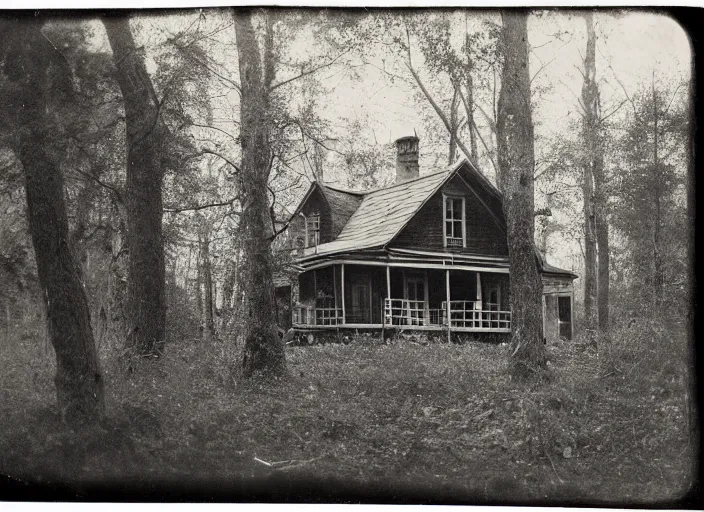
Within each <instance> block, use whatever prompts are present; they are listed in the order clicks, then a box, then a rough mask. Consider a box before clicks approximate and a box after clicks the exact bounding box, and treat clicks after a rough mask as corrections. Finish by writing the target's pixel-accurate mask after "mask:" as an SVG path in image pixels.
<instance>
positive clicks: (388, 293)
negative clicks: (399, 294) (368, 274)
mask: <svg viewBox="0 0 704 512" xmlns="http://www.w3.org/2000/svg"><path fill="white" fill-rule="evenodd" d="M386 298H387V299H390V298H391V267H389V266H388V265H387V266H386Z"/></svg>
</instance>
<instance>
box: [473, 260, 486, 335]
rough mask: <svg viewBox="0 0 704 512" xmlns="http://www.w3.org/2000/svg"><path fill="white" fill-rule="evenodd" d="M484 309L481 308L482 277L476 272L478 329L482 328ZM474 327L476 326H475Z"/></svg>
mask: <svg viewBox="0 0 704 512" xmlns="http://www.w3.org/2000/svg"><path fill="white" fill-rule="evenodd" d="M483 309H484V308H483V307H482V275H481V274H480V273H479V272H477V304H476V310H479V311H478V313H479V327H484V313H483V311H482V310H483ZM474 315H475V317H474V318H475V322H476V318H477V317H476V315H477V312H476V311H475V313H474ZM475 326H476V324H475Z"/></svg>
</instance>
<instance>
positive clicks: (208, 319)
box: [199, 235, 215, 340]
mask: <svg viewBox="0 0 704 512" xmlns="http://www.w3.org/2000/svg"><path fill="white" fill-rule="evenodd" d="M199 243H200V264H201V270H200V271H199V274H200V275H201V277H202V283H203V303H202V304H203V306H202V307H203V313H202V316H201V322H202V329H203V339H205V340H210V339H212V337H213V335H214V334H215V323H214V321H213V272H212V267H211V264H210V240H208V238H207V236H205V235H203V236H202V237H201V238H200V240H199Z"/></svg>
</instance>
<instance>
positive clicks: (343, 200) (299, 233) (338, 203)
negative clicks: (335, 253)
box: [288, 182, 363, 249]
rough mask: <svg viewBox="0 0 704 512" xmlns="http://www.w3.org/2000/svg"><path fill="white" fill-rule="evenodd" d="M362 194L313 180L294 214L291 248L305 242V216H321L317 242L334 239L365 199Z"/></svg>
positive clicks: (301, 245)
mask: <svg viewBox="0 0 704 512" xmlns="http://www.w3.org/2000/svg"><path fill="white" fill-rule="evenodd" d="M362 198H363V194H361V193H357V192H350V191H344V190H339V189H336V188H332V187H329V186H327V185H321V184H320V183H318V182H313V183H312V184H311V186H310V188H309V189H308V191H307V192H306V194H305V196H304V197H303V199H302V200H301V203H300V204H299V205H298V208H296V211H295V212H294V214H293V215H292V216H291V219H290V221H289V227H288V231H289V234H288V238H289V240H290V247H289V248H291V249H296V248H301V247H304V246H308V245H309V244H306V219H309V218H311V217H312V216H315V215H318V216H319V219H320V220H319V239H318V244H324V243H328V242H332V241H333V240H335V238H337V236H338V235H339V234H340V232H341V231H342V229H343V228H344V227H345V224H347V221H348V220H349V218H350V217H351V216H352V214H353V213H354V212H355V211H356V210H357V208H358V207H359V205H360V203H361V202H362Z"/></svg>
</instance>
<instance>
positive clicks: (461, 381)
mask: <svg viewBox="0 0 704 512" xmlns="http://www.w3.org/2000/svg"><path fill="white" fill-rule="evenodd" d="M687 348H688V347H687V340H686V336H685V333H684V332H683V331H682V330H681V328H677V327H672V328H670V329H669V330H666V329H664V328H662V326H659V325H657V324H653V323H640V324H638V325H636V326H634V327H631V328H624V329H619V330H615V331H614V332H613V333H612V341H611V342H610V343H609V344H600V346H599V349H598V350H594V349H593V348H590V347H588V346H587V345H586V344H583V343H581V342H580V340H579V339H577V340H575V341H572V342H558V343H555V344H552V345H550V346H549V356H550V363H549V364H550V368H551V372H552V377H553V378H552V379H551V380H550V381H549V382H541V383H527V384H519V383H515V382H512V381H511V380H510V379H509V378H508V376H507V375H508V372H507V368H506V364H507V363H506V358H507V350H508V348H507V347H506V346H500V345H490V344H478V343H470V344H465V345H455V344H446V343H430V344H421V343H413V342H409V341H403V340H396V341H394V342H391V343H387V344H384V343H382V342H381V341H380V340H379V339H378V337H377V338H366V337H359V338H358V339H357V340H355V342H353V343H351V344H349V345H324V346H311V347H289V348H287V358H288V376H287V377H286V378H285V379H282V380H281V381H279V382H278V383H274V384H271V383H268V384H262V383H256V382H254V383H250V382H243V381H241V380H240V377H239V373H238V370H237V368H238V361H239V354H238V351H237V348H235V347H230V346H228V345H226V344H222V343H220V342H217V341H214V342H211V343H208V344H202V343H194V342H184V341H182V342H179V343H176V342H172V343H171V344H170V345H169V348H168V352H167V354H166V355H165V356H164V357H163V358H162V359H161V360H143V361H139V362H134V363H133V364H131V365H130V367H125V365H123V364H119V363H118V360H117V358H116V357H115V353H114V352H113V351H110V350H106V349H105V348H103V350H102V352H103V354H102V357H103V360H104V363H103V365H104V371H105V374H106V390H107V404H106V406H107V415H108V417H107V418H106V421H105V422H104V424H103V426H102V427H101V429H98V430H90V431H86V432H77V433H76V432H70V431H68V430H66V429H65V427H63V426H61V425H60V423H59V421H58V418H57V416H56V414H55V411H54V401H55V400H54V391H53V382H52V378H53V363H52V359H53V353H52V352H51V350H49V351H47V350H46V349H45V347H43V345H42V344H41V343H39V342H37V341H36V336H35V335H31V336H25V337H24V338H22V337H18V338H17V339H11V340H8V342H6V343H5V344H3V345H2V348H1V349H0V350H2V352H1V353H0V361H1V362H0V364H2V367H3V369H4V371H3V373H2V377H0V390H1V391H0V392H1V393H2V401H1V402H0V412H1V413H2V415H1V416H0V428H1V429H2V432H3V435H2V437H1V438H0V472H1V473H4V474H7V475H12V476H15V477H18V478H21V479H25V480H31V481H36V480H38V479H39V480H40V481H50V482H63V483H67V484H70V485H74V486H75V485H81V484H82V483H86V482H88V483H96V482H108V483H110V484H111V485H114V486H117V485H118V483H119V482H122V483H124V482H136V481H137V480H140V481H142V482H162V483H163V482H187V481H191V482H193V481H195V482H200V483H202V484H203V485H207V483H208V482H210V483H215V482H217V485H218V486H219V487H218V489H219V490H220V491H221V492H224V493H225V494H227V492H228V490H231V491H232V492H233V493H235V494H237V495H240V496H246V495H247V494H246V493H247V485H248V484H247V483H246V482H254V481H255V479H257V478H259V479H262V478H265V479H266V478H274V479H275V480H270V482H277V483H276V485H277V486H278V487H277V489H278V492H279V494H277V496H279V497H281V496H283V495H285V494H286V491H285V489H288V488H285V489H284V490H283V491H282V487H281V486H282V485H285V484H282V482H286V481H298V482H300V481H305V482H309V483H313V482H317V481H321V482H322V481H325V482H328V484H327V485H326V486H324V489H326V493H327V494H326V493H323V494H318V495H316V496H315V497H313V496H311V497H310V498H309V499H326V497H327V498H328V499H340V496H341V495H340V494H339V488H338V487H337V483H335V484H330V483H329V482H330V481H331V480H330V479H331V478H333V479H334V482H345V483H346V485H351V486H353V488H354V489H356V490H357V492H356V496H357V497H358V498H359V499H363V498H364V495H365V493H367V494H368V495H369V496H370V498H369V499H373V500H375V501H379V500H380V499H381V500H383V501H388V500H391V501H397V500H398V501H405V500H404V494H403V493H408V494H407V495H406V496H410V495H413V496H427V497H429V499H431V500H436V501H437V500H440V501H442V500H443V497H445V498H447V499H459V500H462V501H475V502H476V501H482V502H533V503H537V502H559V503H563V502H565V500H567V501H569V502H571V503H573V502H578V503H605V502H608V503H623V502H630V503H653V502H662V501H668V500H675V499H677V498H678V497H680V496H682V495H683V494H684V493H685V492H686V491H687V489H688V488H689V486H690V485H691V483H692V479H693V475H694V473H693V469H694V468H693V460H694V458H693V457H694V455H695V451H696V450H695V449H696V448H697V447H696V446H695V445H694V444H693V442H692V438H691V435H690V434H691V427H692V425H690V422H689V418H690V415H689V395H688V391H689V388H688V385H689V383H688V381H687V372H686V368H687V361H688V357H689V354H688V352H687ZM267 463H268V464H271V465H267ZM228 486H229V487H228ZM272 491H274V489H272ZM290 491H291V493H293V494H294V495H296V492H295V489H293V488H290ZM281 493H283V494H281ZM399 493H400V494H399ZM257 496H260V495H257ZM264 496H265V495H264ZM297 496H298V497H299V499H306V497H305V495H303V496H300V495H297ZM374 496H376V498H374ZM379 496H381V498H379ZM448 497H450V498H448ZM260 498H261V496H260Z"/></svg>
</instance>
